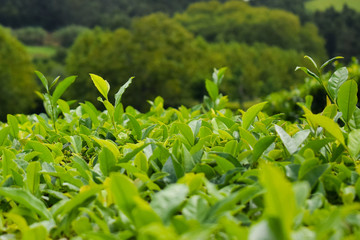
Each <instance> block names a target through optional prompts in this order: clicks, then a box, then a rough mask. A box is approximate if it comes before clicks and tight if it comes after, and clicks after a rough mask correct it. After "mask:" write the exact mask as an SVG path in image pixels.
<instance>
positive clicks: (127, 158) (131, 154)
mask: <svg viewBox="0 0 360 240" xmlns="http://www.w3.org/2000/svg"><path fill="white" fill-rule="evenodd" d="M149 144H150V143H146V144H143V145H141V146H140V147H137V148H135V149H133V150H132V151H131V152H129V153H127V154H126V155H125V156H124V157H123V158H121V159H120V160H119V162H120V163H126V162H128V161H130V160H131V159H133V158H134V157H135V156H136V155H137V154H138V153H139V152H141V151H142V150H143V149H144V148H145V147H147V146H148V145H149Z"/></svg>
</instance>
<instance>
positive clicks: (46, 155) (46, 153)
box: [25, 141, 54, 163]
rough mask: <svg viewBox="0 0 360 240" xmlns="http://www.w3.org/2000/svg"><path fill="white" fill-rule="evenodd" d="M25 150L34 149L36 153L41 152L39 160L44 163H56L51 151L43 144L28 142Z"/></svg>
mask: <svg viewBox="0 0 360 240" xmlns="http://www.w3.org/2000/svg"><path fill="white" fill-rule="evenodd" d="M25 149H33V150H34V151H36V152H39V153H40V155H39V158H40V159H41V160H43V161H44V162H48V163H51V162H54V157H53V155H52V154H51V152H50V150H49V149H48V148H47V147H46V146H45V145H43V144H41V143H40V142H37V141H28V142H27V144H26V146H25Z"/></svg>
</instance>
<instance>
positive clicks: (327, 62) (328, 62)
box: [320, 57, 343, 71]
mask: <svg viewBox="0 0 360 240" xmlns="http://www.w3.org/2000/svg"><path fill="white" fill-rule="evenodd" d="M338 59H343V57H333V58H331V59H329V60H327V61H326V62H325V63H324V64H323V65H321V67H320V71H322V70H323V69H324V68H325V67H326V66H327V65H329V64H330V63H332V62H333V61H335V60H338Z"/></svg>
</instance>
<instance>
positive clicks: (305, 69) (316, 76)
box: [295, 67, 321, 83]
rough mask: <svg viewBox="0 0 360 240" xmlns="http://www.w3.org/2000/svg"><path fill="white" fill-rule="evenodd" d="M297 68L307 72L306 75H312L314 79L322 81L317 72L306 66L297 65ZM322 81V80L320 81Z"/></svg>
mask: <svg viewBox="0 0 360 240" xmlns="http://www.w3.org/2000/svg"><path fill="white" fill-rule="evenodd" d="M297 70H301V71H303V72H304V73H306V75H308V76H309V77H312V78H314V79H316V81H318V82H320V78H319V76H318V75H316V74H315V73H313V72H312V71H310V70H309V69H307V68H306V67H296V68H295V71H297ZM320 83H321V82H320Z"/></svg>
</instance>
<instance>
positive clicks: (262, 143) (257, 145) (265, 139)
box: [253, 136, 276, 162]
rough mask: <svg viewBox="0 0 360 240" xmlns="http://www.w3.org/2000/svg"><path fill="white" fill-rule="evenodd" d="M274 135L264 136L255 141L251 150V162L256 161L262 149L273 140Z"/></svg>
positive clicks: (262, 151)
mask: <svg viewBox="0 0 360 240" xmlns="http://www.w3.org/2000/svg"><path fill="white" fill-rule="evenodd" d="M275 139H276V137H275V136H266V137H263V138H260V140H259V141H257V142H256V143H255V146H254V150H253V162H256V161H257V160H258V159H259V158H260V157H261V155H262V154H263V153H264V151H265V150H266V149H267V148H268V147H269V146H270V145H271V144H272V143H273V142H274V141H275Z"/></svg>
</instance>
